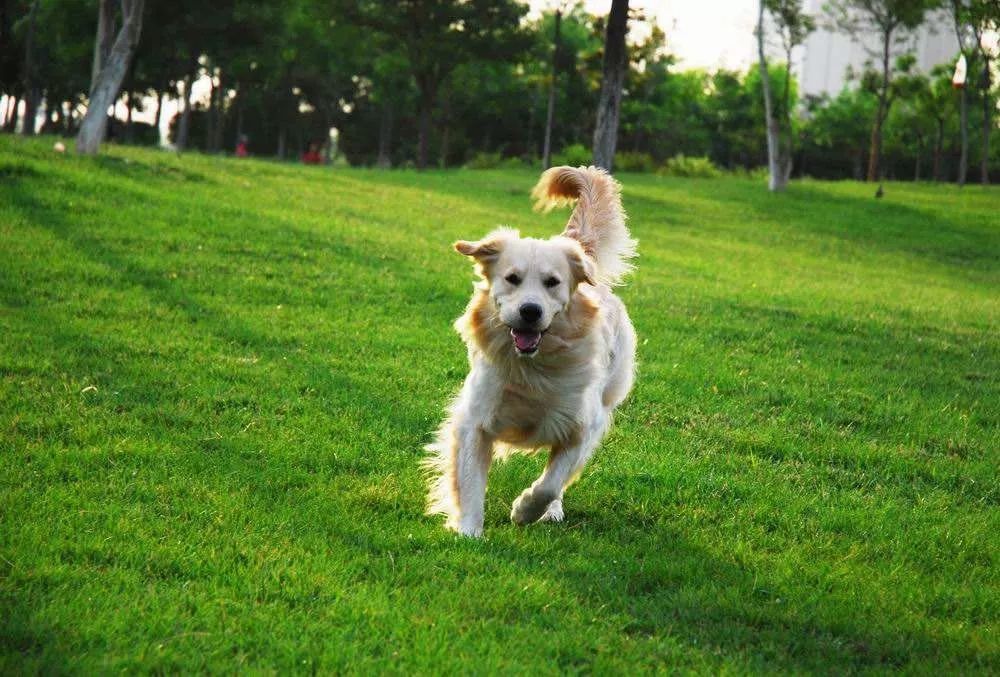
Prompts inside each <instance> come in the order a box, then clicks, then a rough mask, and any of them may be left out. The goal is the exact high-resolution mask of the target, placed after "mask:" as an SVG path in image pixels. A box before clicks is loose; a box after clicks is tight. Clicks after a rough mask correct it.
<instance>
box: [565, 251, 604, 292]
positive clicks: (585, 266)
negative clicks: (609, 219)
mask: <svg viewBox="0 0 1000 677" xmlns="http://www.w3.org/2000/svg"><path fill="white" fill-rule="evenodd" d="M573 244H574V245H575V246H572V245H571V246H569V247H567V248H566V260H568V261H569V269H570V271H571V272H572V273H573V278H574V279H575V280H576V282H577V284H579V283H581V282H586V283H587V284H594V285H596V284H597V283H596V282H595V280H596V279H597V265H596V264H595V263H594V259H592V258H590V257H589V256H587V255H586V254H585V253H584V252H583V247H581V246H580V245H579V244H576V243H575V242H574V243H573Z"/></svg>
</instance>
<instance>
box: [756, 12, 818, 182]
mask: <svg viewBox="0 0 1000 677" xmlns="http://www.w3.org/2000/svg"><path fill="white" fill-rule="evenodd" d="M765 10H766V11H767V13H768V14H769V15H770V17H771V20H772V22H773V23H774V26H775V29H776V31H777V33H778V35H779V36H780V39H781V46H782V49H783V50H784V53H785V77H784V87H783V92H782V97H781V100H780V101H778V102H775V101H774V97H773V96H772V93H771V77H770V72H769V70H768V66H767V56H766V54H765V51H764V13H765ZM814 27H815V25H814V23H813V20H812V17H810V16H809V15H807V14H805V13H804V12H803V11H802V2H801V0H760V7H759V13H758V18H757V53H758V58H759V60H760V78H761V86H762V89H763V92H764V123H765V127H766V130H767V164H768V176H769V178H768V189H769V190H771V191H782V190H784V189H785V186H786V185H787V184H788V179H789V177H790V176H791V174H792V152H793V148H792V145H793V141H792V139H793V137H792V118H791V97H790V94H791V80H792V50H793V49H795V47H797V46H798V45H801V44H802V43H803V42H805V39H806V37H808V35H809V33H811V32H812V30H813V28H814ZM776 108H777V110H776Z"/></svg>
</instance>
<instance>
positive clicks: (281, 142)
mask: <svg viewBox="0 0 1000 677" xmlns="http://www.w3.org/2000/svg"><path fill="white" fill-rule="evenodd" d="M286 136H287V134H286V132H285V125H281V126H279V127H278V151H277V153H275V155H277V156H278V159H279V160H284V159H285V145H286Z"/></svg>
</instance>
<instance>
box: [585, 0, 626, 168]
mask: <svg viewBox="0 0 1000 677" xmlns="http://www.w3.org/2000/svg"><path fill="white" fill-rule="evenodd" d="M627 32H628V0H611V12H610V14H608V25H607V29H606V32H605V34H604V68H603V72H602V78H601V96H600V99H599V100H598V103H597V122H596V123H595V125H594V145H593V149H594V150H593V152H594V164H595V165H597V166H598V167H603V168H604V169H607V170H608V171H611V168H612V165H613V164H614V159H615V146H616V144H617V142H618V113H619V109H620V108H621V100H622V84H623V83H624V80H625V64H626V50H625V34H626V33H627Z"/></svg>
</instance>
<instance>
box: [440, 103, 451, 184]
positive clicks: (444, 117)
mask: <svg viewBox="0 0 1000 677" xmlns="http://www.w3.org/2000/svg"><path fill="white" fill-rule="evenodd" d="M446 94H447V92H446ZM450 142H451V97H450V96H447V95H446V96H445V97H444V104H443V105H442V111H441V148H440V150H439V156H438V157H439V159H438V166H439V167H441V169H444V168H445V167H447V166H448V150H449V146H450V145H451V143H450Z"/></svg>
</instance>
